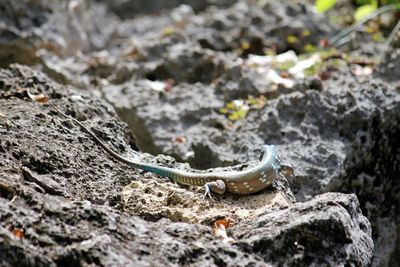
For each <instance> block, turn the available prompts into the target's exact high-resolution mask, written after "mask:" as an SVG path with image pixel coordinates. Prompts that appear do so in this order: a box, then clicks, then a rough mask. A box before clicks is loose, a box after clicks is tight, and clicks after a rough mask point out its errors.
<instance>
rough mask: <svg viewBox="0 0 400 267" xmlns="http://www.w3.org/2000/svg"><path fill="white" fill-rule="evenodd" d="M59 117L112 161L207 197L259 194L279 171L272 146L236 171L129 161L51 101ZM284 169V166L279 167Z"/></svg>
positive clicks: (279, 165) (263, 149)
mask: <svg viewBox="0 0 400 267" xmlns="http://www.w3.org/2000/svg"><path fill="white" fill-rule="evenodd" d="M48 104H49V105H50V106H52V107H53V108H54V109H55V110H56V111H57V112H58V113H60V114H61V115H62V116H64V117H66V118H69V119H72V120H73V121H74V122H76V123H77V124H78V125H79V126H81V128H82V129H83V130H84V131H85V132H86V133H88V134H89V135H90V136H91V137H92V138H93V139H94V141H95V142H96V143H97V144H98V145H100V146H101V147H102V148H103V149H104V150H106V151H107V152H108V153H109V154H110V155H111V156H112V157H113V158H115V159H117V160H118V161H121V162H123V163H125V164H127V165H129V166H132V167H135V168H138V169H142V170H144V171H148V172H152V173H155V174H158V175H161V176H163V177H168V178H170V179H172V180H174V181H175V182H177V183H180V184H185V185H194V186H204V188H205V190H206V192H205V195H209V196H210V197H211V195H210V191H212V192H214V193H218V194H224V193H225V192H226V191H227V192H230V193H234V194H241V195H245V194H252V193H256V192H259V191H261V190H263V189H265V188H267V187H269V186H270V185H271V182H272V181H273V180H274V179H275V178H277V176H278V175H279V171H280V168H281V163H280V161H279V158H278V156H277V153H276V147H275V146H274V145H264V146H263V147H262V153H263V154H262V157H261V160H260V162H259V163H258V164H256V165H255V166H251V167H249V168H247V169H244V170H240V171H214V172H206V173H196V172H189V171H185V170H179V169H174V168H169V167H163V166H158V165H154V164H147V163H143V162H140V161H137V160H130V159H127V158H124V157H122V156H121V155H119V154H117V153H116V152H114V151H113V150H112V149H110V148H109V147H108V146H106V145H105V144H104V143H103V142H102V141H101V140H100V139H99V138H98V137H97V136H96V135H95V134H94V133H93V132H92V131H91V130H89V129H88V128H87V127H86V126H85V125H83V124H82V123H81V122H80V121H78V120H77V119H75V118H73V117H71V116H68V115H66V114H65V113H63V112H62V111H60V110H59V109H58V108H57V107H56V106H54V105H53V104H52V103H51V102H48ZM282 167H285V165H282Z"/></svg>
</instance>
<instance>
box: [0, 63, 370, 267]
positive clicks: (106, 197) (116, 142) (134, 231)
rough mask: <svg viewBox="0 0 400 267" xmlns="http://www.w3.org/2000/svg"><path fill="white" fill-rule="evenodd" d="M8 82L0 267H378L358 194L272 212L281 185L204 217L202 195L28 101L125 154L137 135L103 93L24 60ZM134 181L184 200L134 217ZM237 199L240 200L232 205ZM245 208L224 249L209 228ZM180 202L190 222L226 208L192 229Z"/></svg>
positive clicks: (4, 75)
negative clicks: (63, 82) (124, 159)
mask: <svg viewBox="0 0 400 267" xmlns="http://www.w3.org/2000/svg"><path fill="white" fill-rule="evenodd" d="M0 84H1V87H0V96H1V98H0V102H1V105H0V106H1V115H2V124H1V128H0V134H1V139H0V140H1V150H0V157H1V161H0V162H1V163H0V202H1V205H0V218H1V224H0V241H1V242H0V252H1V255H2V257H1V260H0V263H1V265H2V266H15V265H19V266H64V265H75V266H89V265H101V266H149V265H153V266H154V265H167V266H171V265H182V264H183V265H187V264H190V265H193V266H204V265H216V266H225V265H232V266H243V265H253V266H262V265H265V264H267V263H269V264H287V265H298V264H301V265H304V264H307V265H308V264H318V265H319V264H326V265H337V264H343V263H344V262H347V263H349V264H351V265H357V266H362V265H367V264H368V263H369V262H370V261H371V258H372V252H373V243H372V238H371V229H370V224H369V222H368V220H367V219H366V218H365V217H364V216H363V215H362V213H361V210H360V208H359V203H358V200H357V198H356V197H355V196H354V195H345V194H333V193H331V194H324V195H320V196H318V197H316V198H314V199H312V200H311V201H308V202H305V203H295V204H293V203H292V201H290V196H287V197H283V198H282V200H277V201H276V202H275V204H274V205H271V201H267V203H265V200H266V199H268V196H270V195H271V194H277V195H278V194H281V195H283V196H285V195H286V194H285V192H279V190H278V189H275V190H272V191H271V190H269V191H266V192H264V193H261V194H259V195H258V196H257V197H258V198H259V199H260V201H259V203H258V206H254V207H252V204H251V203H252V202H251V201H247V203H243V202H242V201H243V200H244V199H243V198H240V197H234V196H227V197H220V198H218V199H217V200H216V201H218V202H217V203H216V204H213V203H210V202H209V203H208V204H206V205H204V203H203V204H202V205H201V206H203V210H201V207H200V205H199V204H198V202H199V200H198V199H199V198H200V199H201V196H200V195H199V194H198V193H195V192H192V193H191V191H190V190H189V189H188V188H179V187H178V186H176V185H173V184H172V183H171V182H169V181H166V180H165V179H161V178H158V177H157V176H155V175H150V177H149V175H147V176H144V175H143V173H142V172H140V171H138V170H135V169H130V168H128V167H127V166H124V165H123V164H121V163H118V162H115V161H113V160H111V159H110V158H108V157H107V156H106V154H105V153H104V151H102V149H101V148H99V147H98V146H97V145H96V144H95V143H94V142H93V141H92V140H91V139H90V138H89V137H88V136H87V135H86V134H84V133H83V132H82V131H81V129H79V128H78V127H77V125H75V124H74V123H73V122H71V121H69V120H67V119H65V118H63V117H60V116H59V114H58V113H55V112H54V111H52V110H51V109H50V108H49V107H48V106H46V105H41V104H39V103H35V102H32V101H30V99H29V98H28V97H27V90H29V91H30V92H31V93H38V92H43V93H45V94H46V95H48V96H49V97H50V99H51V101H53V103H54V104H55V105H57V106H59V107H60V108H62V109H63V110H65V112H66V113H67V114H70V115H72V116H74V117H76V118H78V119H79V120H81V121H83V122H84V123H85V124H86V125H87V126H88V127H90V128H91V129H92V130H93V131H94V132H95V133H98V135H99V137H100V138H101V139H102V140H103V141H104V142H107V143H108V144H109V145H112V146H113V147H115V148H118V150H119V151H121V150H124V151H125V150H129V145H128V144H129V142H130V140H131V139H130V135H129V134H128V131H127V128H126V125H125V124H123V123H121V122H119V121H118V120H117V118H116V114H115V112H114V111H113V108H112V107H111V106H110V105H109V104H106V103H105V102H104V101H102V100H101V99H99V98H98V97H96V96H94V95H93V94H91V93H84V92H78V91H76V90H73V89H70V88H68V87H64V86H60V85H58V84H56V83H54V82H52V81H49V80H48V78H46V77H45V75H43V74H42V73H40V72H37V71H33V70H31V69H30V68H28V67H24V66H19V65H13V66H12V67H11V68H10V69H2V70H0ZM121 153H122V152H121ZM148 157H150V156H148ZM150 158H151V157H150ZM161 158H162V157H161ZM152 160H153V161H154V159H152ZM158 164H163V163H158ZM170 164H171V163H170ZM175 167H178V166H177V165H176V166H175ZM132 180H134V181H136V185H135V184H134V185H132V184H131V185H130V187H132V186H133V188H137V187H138V186H137V183H138V182H139V183H140V184H142V185H147V187H146V188H145V189H144V191H143V192H140V191H135V192H136V193H137V195H140V194H141V195H144V194H145V193H146V192H147V193H149V191H151V190H155V189H154V182H156V186H157V185H159V186H160V188H166V189H165V190H164V191H162V190H161V191H159V192H158V194H157V195H158V197H163V196H165V195H167V194H168V192H171V191H172V192H174V193H175V194H176V195H178V198H176V197H175V198H174V199H170V201H166V202H164V203H165V206H166V208H167V207H170V208H171V209H170V210H169V211H170V213H166V214H161V215H159V217H157V218H155V217H154V216H153V217H151V216H149V213H147V216H146V215H144V214H140V212H137V214H140V215H141V216H138V215H136V214H135V212H133V210H131V209H130V208H129V200H128V201H124V197H123V194H122V190H123V188H124V186H127V185H129V183H130V181H132ZM168 184H170V185H171V186H166V185H168ZM156 189H157V188H156ZM289 191H290V190H289ZM188 192H189V193H188ZM135 196H136V195H135V194H134V195H133V196H132V197H135ZM179 196H180V198H179ZM185 198H187V199H185ZM177 199H178V200H177ZM191 199H197V200H194V201H193V202H192V201H190V200H191ZM248 199H251V197H248ZM253 199H254V198H253ZM262 199H263V202H261V200H262ZM142 200H144V201H142V202H141V205H140V206H141V208H142V209H143V210H146V208H147V210H151V207H152V206H153V205H155V203H154V202H153V201H151V199H147V201H146V199H145V198H144V199H142ZM149 200H150V201H149ZM179 200H180V201H181V202H183V203H180V202H179ZM186 200H189V201H186ZM229 202H233V203H234V204H229V205H227V203H229ZM241 204H244V205H245V206H246V205H247V206H249V208H248V210H249V212H250V210H251V209H253V210H254V211H253V213H252V215H253V216H249V214H245V213H243V209H242V213H238V214H237V215H235V214H234V213H230V212H228V214H231V216H234V217H235V216H236V217H235V219H236V220H237V223H236V225H235V226H234V227H232V228H230V229H229V234H230V235H231V236H232V237H233V238H234V239H235V240H236V242H234V243H229V244H226V243H223V242H222V241H221V240H219V239H218V238H216V237H215V236H213V235H212V231H211V228H210V226H209V224H210V223H211V222H213V221H215V220H216V219H218V218H219V216H221V215H224V213H225V212H226V211H227V210H228V211H229V209H232V208H233V207H235V205H236V206H238V205H241ZM262 204H264V205H262ZM175 205H186V206H189V207H191V208H192V213H193V215H192V216H193V217H196V216H197V217H198V218H201V217H202V216H204V214H205V213H207V208H211V209H212V208H214V207H213V206H214V205H216V206H217V208H218V209H217V210H218V212H219V213H217V211H215V210H214V213H213V216H210V217H209V218H208V220H209V222H208V224H207V223H206V221H202V222H200V223H191V224H189V223H185V222H182V221H184V220H185V218H182V217H177V216H176V211H175V213H173V211H174V210H173V207H174V206H175ZM207 205H208V207H206V210H204V206H207ZM223 217H225V216H223ZM189 219H190V218H189ZM171 220H173V221H174V222H172V221H171Z"/></svg>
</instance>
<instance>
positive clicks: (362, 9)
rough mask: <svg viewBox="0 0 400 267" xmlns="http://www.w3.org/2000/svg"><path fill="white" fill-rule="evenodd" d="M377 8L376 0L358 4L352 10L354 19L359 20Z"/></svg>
mask: <svg viewBox="0 0 400 267" xmlns="http://www.w3.org/2000/svg"><path fill="white" fill-rule="evenodd" d="M363 2H366V1H363ZM377 8H378V2H377V1H376V0H370V1H369V4H365V5H362V6H359V7H358V8H357V9H356V11H355V12H354V20H355V21H360V20H361V19H363V18H364V17H366V16H368V15H369V14H371V13H372V12H374V11H375V10H376V9H377Z"/></svg>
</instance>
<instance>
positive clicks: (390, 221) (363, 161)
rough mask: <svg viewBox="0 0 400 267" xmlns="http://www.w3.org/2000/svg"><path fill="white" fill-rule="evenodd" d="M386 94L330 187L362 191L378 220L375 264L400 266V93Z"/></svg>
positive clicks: (386, 74)
mask: <svg viewBox="0 0 400 267" xmlns="http://www.w3.org/2000/svg"><path fill="white" fill-rule="evenodd" d="M390 54H392V53H390ZM393 54H396V52H395V51H393ZM386 58H387V59H386V60H388V62H386V63H383V64H382V65H381V67H380V70H379V71H378V73H376V74H375V76H376V77H379V78H380V79H382V80H383V82H388V86H389V84H390V85H392V84H393V83H392V81H394V80H393V76H392V75H393V72H390V71H387V70H385V69H391V64H396V63H395V62H396V61H395V60H394V58H393V57H391V56H387V57H386ZM393 71H395V70H394V69H393ZM394 84H396V83H395V82H394ZM370 90H371V91H374V92H375V94H376V93H377V92H379V91H378V90H377V88H375V87H374V86H373V85H372V86H371V88H370ZM397 92H398V90H397ZM384 93H385V95H386V96H384V95H380V94H381V93H379V94H376V96H379V95H380V97H379V98H376V99H377V100H378V99H379V100H380V101H381V104H380V107H379V108H376V109H374V110H373V112H372V113H371V114H370V116H369V119H368V120H366V121H364V122H363V124H362V125H363V126H362V128H361V129H360V130H359V131H358V133H357V135H356V136H354V139H353V141H352V143H351V145H350V146H349V151H348V153H347V156H346V159H345V161H344V163H343V170H342V171H341V173H340V175H339V176H338V177H337V178H335V179H333V180H332V181H331V183H330V184H328V186H327V188H326V191H341V192H353V193H355V194H357V196H358V197H359V200H360V206H361V209H362V210H363V213H364V214H365V215H366V216H367V217H368V218H369V220H370V221H371V224H372V233H373V238H374V242H375V247H376V250H375V257H374V261H373V266H396V265H399V264H400V260H399V257H398V256H397V254H396V251H397V247H398V244H399V238H398V237H397V235H394V233H396V232H398V231H399V229H400V228H399V227H400V224H399V222H400V219H399V216H398V214H400V211H399V208H398V205H394V204H393V203H397V202H398V200H399V199H400V195H399V187H400V184H399V182H398V179H397V177H398V174H399V173H400V144H399V141H398V139H399V138H398V136H400V104H399V103H400V95H399V94H398V93H397V94H396V93H395V91H394V90H392V91H390V90H388V91H386V92H384ZM388 93H389V95H391V96H389V95H387V94H388ZM369 99H371V98H370V97H369ZM384 99H390V100H389V101H385V100H384ZM363 101H365V100H363ZM365 106H367V105H365ZM369 106H371V105H369Z"/></svg>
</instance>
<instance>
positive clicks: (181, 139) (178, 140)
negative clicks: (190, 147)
mask: <svg viewBox="0 0 400 267" xmlns="http://www.w3.org/2000/svg"><path fill="white" fill-rule="evenodd" d="M174 141H175V142H176V143H182V144H184V143H186V137H184V136H176V137H175V138H174Z"/></svg>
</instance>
